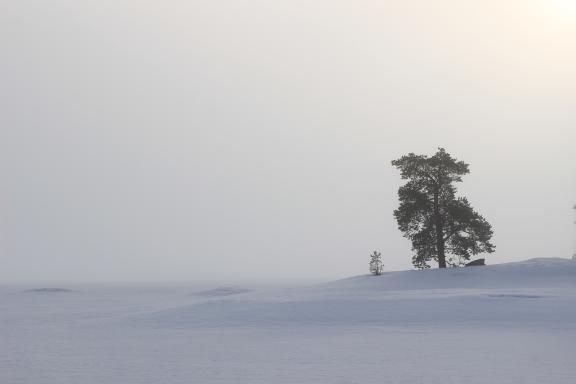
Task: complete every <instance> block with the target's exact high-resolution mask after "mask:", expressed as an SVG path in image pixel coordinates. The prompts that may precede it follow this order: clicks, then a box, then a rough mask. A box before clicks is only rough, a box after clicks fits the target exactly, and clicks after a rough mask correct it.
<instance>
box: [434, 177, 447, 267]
mask: <svg viewBox="0 0 576 384" xmlns="http://www.w3.org/2000/svg"><path fill="white" fill-rule="evenodd" d="M439 195H440V191H439V188H438V189H436V191H435V192H434V222H435V223H434V224H435V225H434V226H435V227H436V253H437V256H438V268H446V255H445V252H444V223H443V222H442V215H441V214H440V197H439Z"/></svg>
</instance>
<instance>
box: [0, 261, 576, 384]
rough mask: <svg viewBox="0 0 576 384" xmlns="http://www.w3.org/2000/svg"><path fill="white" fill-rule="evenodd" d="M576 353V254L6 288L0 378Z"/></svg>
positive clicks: (420, 363) (550, 365)
mask: <svg viewBox="0 0 576 384" xmlns="http://www.w3.org/2000/svg"><path fill="white" fill-rule="evenodd" d="M45 288H49V289H45ZM52 288H60V289H52ZM575 356H576V261H571V260H565V259H534V260H529V261H526V262H521V263H510V264H500V265H493V266H487V267H475V268H465V269H446V270H427V271H405V272H390V273H385V274H384V275H382V276H359V277H353V278H349V279H345V280H339V281H335V282H331V283H326V284H319V285H315V286H308V287H293V288H268V289H262V288H259V289H258V288H256V289H254V287H219V286H212V287H195V288H193V287H184V286H181V287H153V286H138V287H137V286H132V287H76V288H74V287H72V288H70V287H10V286H4V287H0V383H2V384H84V383H86V384H93V383H99V384H102V383H106V384H132V383H139V384H140V383H162V384H176V383H178V384H180V383H182V384H184V383H187V384H188V383H199V384H211V383H267V384H268V383H269V384H274V383H291V384H298V383H362V384H365V383H431V384H436V383H443V384H445V383H482V384H486V383H519V384H520V383H521V384H530V383H535V384H536V383H538V384H542V383H554V384H562V383H570V384H573V383H575V382H576V363H575V362H574V361H575Z"/></svg>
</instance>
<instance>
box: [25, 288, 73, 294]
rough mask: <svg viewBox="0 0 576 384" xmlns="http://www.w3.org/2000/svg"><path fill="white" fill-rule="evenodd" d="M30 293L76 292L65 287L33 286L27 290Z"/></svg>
mask: <svg viewBox="0 0 576 384" xmlns="http://www.w3.org/2000/svg"><path fill="white" fill-rule="evenodd" d="M26 292H28V293H65V292H74V291H72V290H71V289H65V288H32V289H29V290H27V291H26Z"/></svg>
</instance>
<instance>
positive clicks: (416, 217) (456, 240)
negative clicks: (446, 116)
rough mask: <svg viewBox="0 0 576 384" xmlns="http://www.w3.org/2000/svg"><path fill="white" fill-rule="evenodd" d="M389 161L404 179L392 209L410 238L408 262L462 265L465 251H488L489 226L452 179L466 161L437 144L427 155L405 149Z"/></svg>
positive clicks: (466, 256) (457, 177) (466, 257)
mask: <svg viewBox="0 0 576 384" xmlns="http://www.w3.org/2000/svg"><path fill="white" fill-rule="evenodd" d="M392 165H393V166H395V167H396V168H398V169H399V170H400V172H401V176H402V179H405V180H408V181H407V182H406V184H404V185H403V186H401V187H400V189H399V190H398V197H399V199H400V206H399V207H398V209H396V210H395V211H394V216H395V218H396V221H397V222H398V228H399V229H400V231H402V232H403V233H404V237H406V238H408V239H410V240H411V242H412V250H413V251H414V256H413V258H412V264H414V266H415V267H417V268H429V267H430V266H429V264H428V262H429V261H430V260H435V261H437V262H438V266H439V267H440V268H446V266H447V265H451V266H459V265H463V264H464V263H465V261H466V260H469V259H470V255H476V254H478V253H481V252H487V253H492V252H494V249H495V247H494V245H492V243H490V239H491V238H492V234H493V231H492V227H491V225H490V224H489V223H488V222H487V221H486V220H485V219H484V217H482V216H481V215H480V214H478V212H476V211H475V210H474V209H473V208H472V207H471V206H470V203H469V202H468V200H467V199H466V198H465V197H457V196H456V187H454V185H453V184H454V183H456V182H461V181H462V176H463V175H466V174H468V173H469V170H468V164H466V163H464V162H462V161H457V160H456V159H454V158H452V157H451V156H450V155H449V154H448V153H447V152H446V151H445V150H444V149H443V148H439V149H438V152H437V153H436V154H435V155H434V156H431V157H427V156H424V155H415V154H414V153H410V154H408V155H406V156H403V157H401V158H400V159H398V160H394V161H392Z"/></svg>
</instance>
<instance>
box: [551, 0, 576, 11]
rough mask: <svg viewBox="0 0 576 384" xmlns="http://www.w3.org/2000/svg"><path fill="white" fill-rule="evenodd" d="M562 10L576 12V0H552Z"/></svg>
mask: <svg viewBox="0 0 576 384" xmlns="http://www.w3.org/2000/svg"><path fill="white" fill-rule="evenodd" d="M550 1H551V3H552V4H553V5H554V6H555V7H556V8H558V9H559V10H560V11H565V12H570V13H573V12H574V13H576V0H550Z"/></svg>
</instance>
